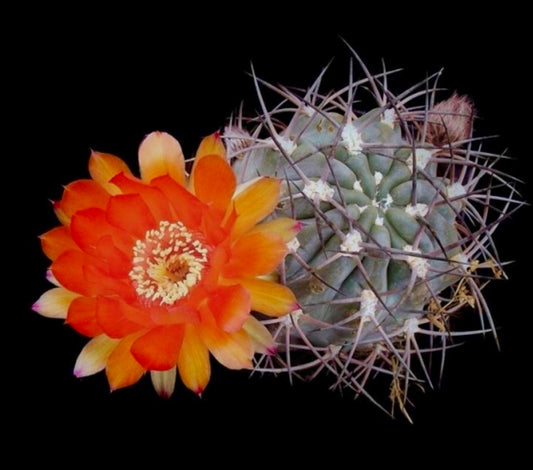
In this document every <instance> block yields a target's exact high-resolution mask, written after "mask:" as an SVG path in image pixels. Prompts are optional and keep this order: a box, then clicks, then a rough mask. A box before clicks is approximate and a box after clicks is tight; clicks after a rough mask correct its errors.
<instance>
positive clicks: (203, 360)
mask: <svg viewBox="0 0 533 470" xmlns="http://www.w3.org/2000/svg"><path fill="white" fill-rule="evenodd" d="M178 369H179V372H180V377H181V380H182V381H183V383H184V384H185V386H186V387H187V388H188V389H189V390H192V391H193V392H195V393H197V394H198V395H201V394H202V392H203V391H204V390H205V387H206V386H207V384H208V382H209V378H210V376H211V364H210V363H209V351H208V349H207V347H206V346H205V344H204V343H203V341H202V338H201V337H200V335H199V333H198V331H197V329H196V327H195V326H194V325H190V324H189V325H186V326H185V334H184V337H183V344H182V345H181V351H180V355H179V358H178Z"/></svg>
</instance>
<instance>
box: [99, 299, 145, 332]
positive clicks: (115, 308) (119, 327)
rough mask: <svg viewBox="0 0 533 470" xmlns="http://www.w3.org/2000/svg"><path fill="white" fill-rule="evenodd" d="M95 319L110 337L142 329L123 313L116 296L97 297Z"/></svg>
mask: <svg viewBox="0 0 533 470" xmlns="http://www.w3.org/2000/svg"><path fill="white" fill-rule="evenodd" d="M96 321H97V322H98V324H99V325H100V326H101V327H102V330H103V331H104V333H105V334H106V335H107V336H109V337H110V338H122V337H124V336H128V335H130V334H132V333H135V332H137V331H139V330H141V329H143V326H142V325H140V324H139V323H136V322H134V321H131V320H130V319H129V318H127V317H126V316H125V315H124V313H123V310H122V309H121V307H120V301H119V299H118V298H116V297H115V298H109V297H98V300H97V303H96Z"/></svg>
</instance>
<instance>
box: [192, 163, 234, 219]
mask: <svg viewBox="0 0 533 470" xmlns="http://www.w3.org/2000/svg"><path fill="white" fill-rule="evenodd" d="M236 186H237V183H236V180H235V175H234V173H233V170H232V169H231V167H230V166H229V164H228V162H227V161H226V160H225V159H224V157H221V156H220V155H204V156H203V157H202V158H201V159H198V158H197V159H196V161H195V162H194V166H193V169H192V172H191V187H192V189H193V192H194V194H196V196H197V197H198V199H200V201H202V202H205V203H206V204H207V205H208V206H210V207H214V208H215V209H218V210H220V211H222V212H225V211H226V209H227V207H228V204H229V203H230V202H231V198H232V197H233V193H234V192H235V188H236Z"/></svg>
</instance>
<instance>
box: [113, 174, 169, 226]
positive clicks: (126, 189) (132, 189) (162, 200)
mask: <svg viewBox="0 0 533 470" xmlns="http://www.w3.org/2000/svg"><path fill="white" fill-rule="evenodd" d="M113 183H114V184H116V185H117V186H118V187H119V188H120V190H121V191H122V193H124V194H139V195H140V196H141V198H142V200H143V201H144V202H145V203H146V205H147V206H148V207H149V209H150V212H151V213H152V215H153V216H154V219H155V220H170V219H171V217H172V216H171V212H170V203H169V200H168V199H167V198H166V197H165V195H164V194H163V193H162V192H161V191H160V190H159V189H157V188H154V187H153V186H148V185H147V184H144V183H142V182H141V181H139V180H137V179H135V178H133V177H128V176H126V175H124V174H123V173H120V174H119V175H117V176H116V177H115V178H113Z"/></svg>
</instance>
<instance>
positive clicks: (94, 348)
mask: <svg viewBox="0 0 533 470" xmlns="http://www.w3.org/2000/svg"><path fill="white" fill-rule="evenodd" d="M118 343H119V340H118V339H112V338H108V337H107V336H106V335H99V336H95V337H94V338H93V339H91V340H90V341H89V342H88V343H87V344H86V345H85V346H84V348H83V349H82V350H81V352H80V354H79V356H78V358H77V359H76V364H75V365H74V375H75V376H76V377H87V376H88V375H93V374H96V373H98V372H100V371H102V370H104V369H105V366H106V364H107V359H108V358H109V356H110V354H111V353H112V352H113V349H115V347H116V346H117V344H118Z"/></svg>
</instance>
